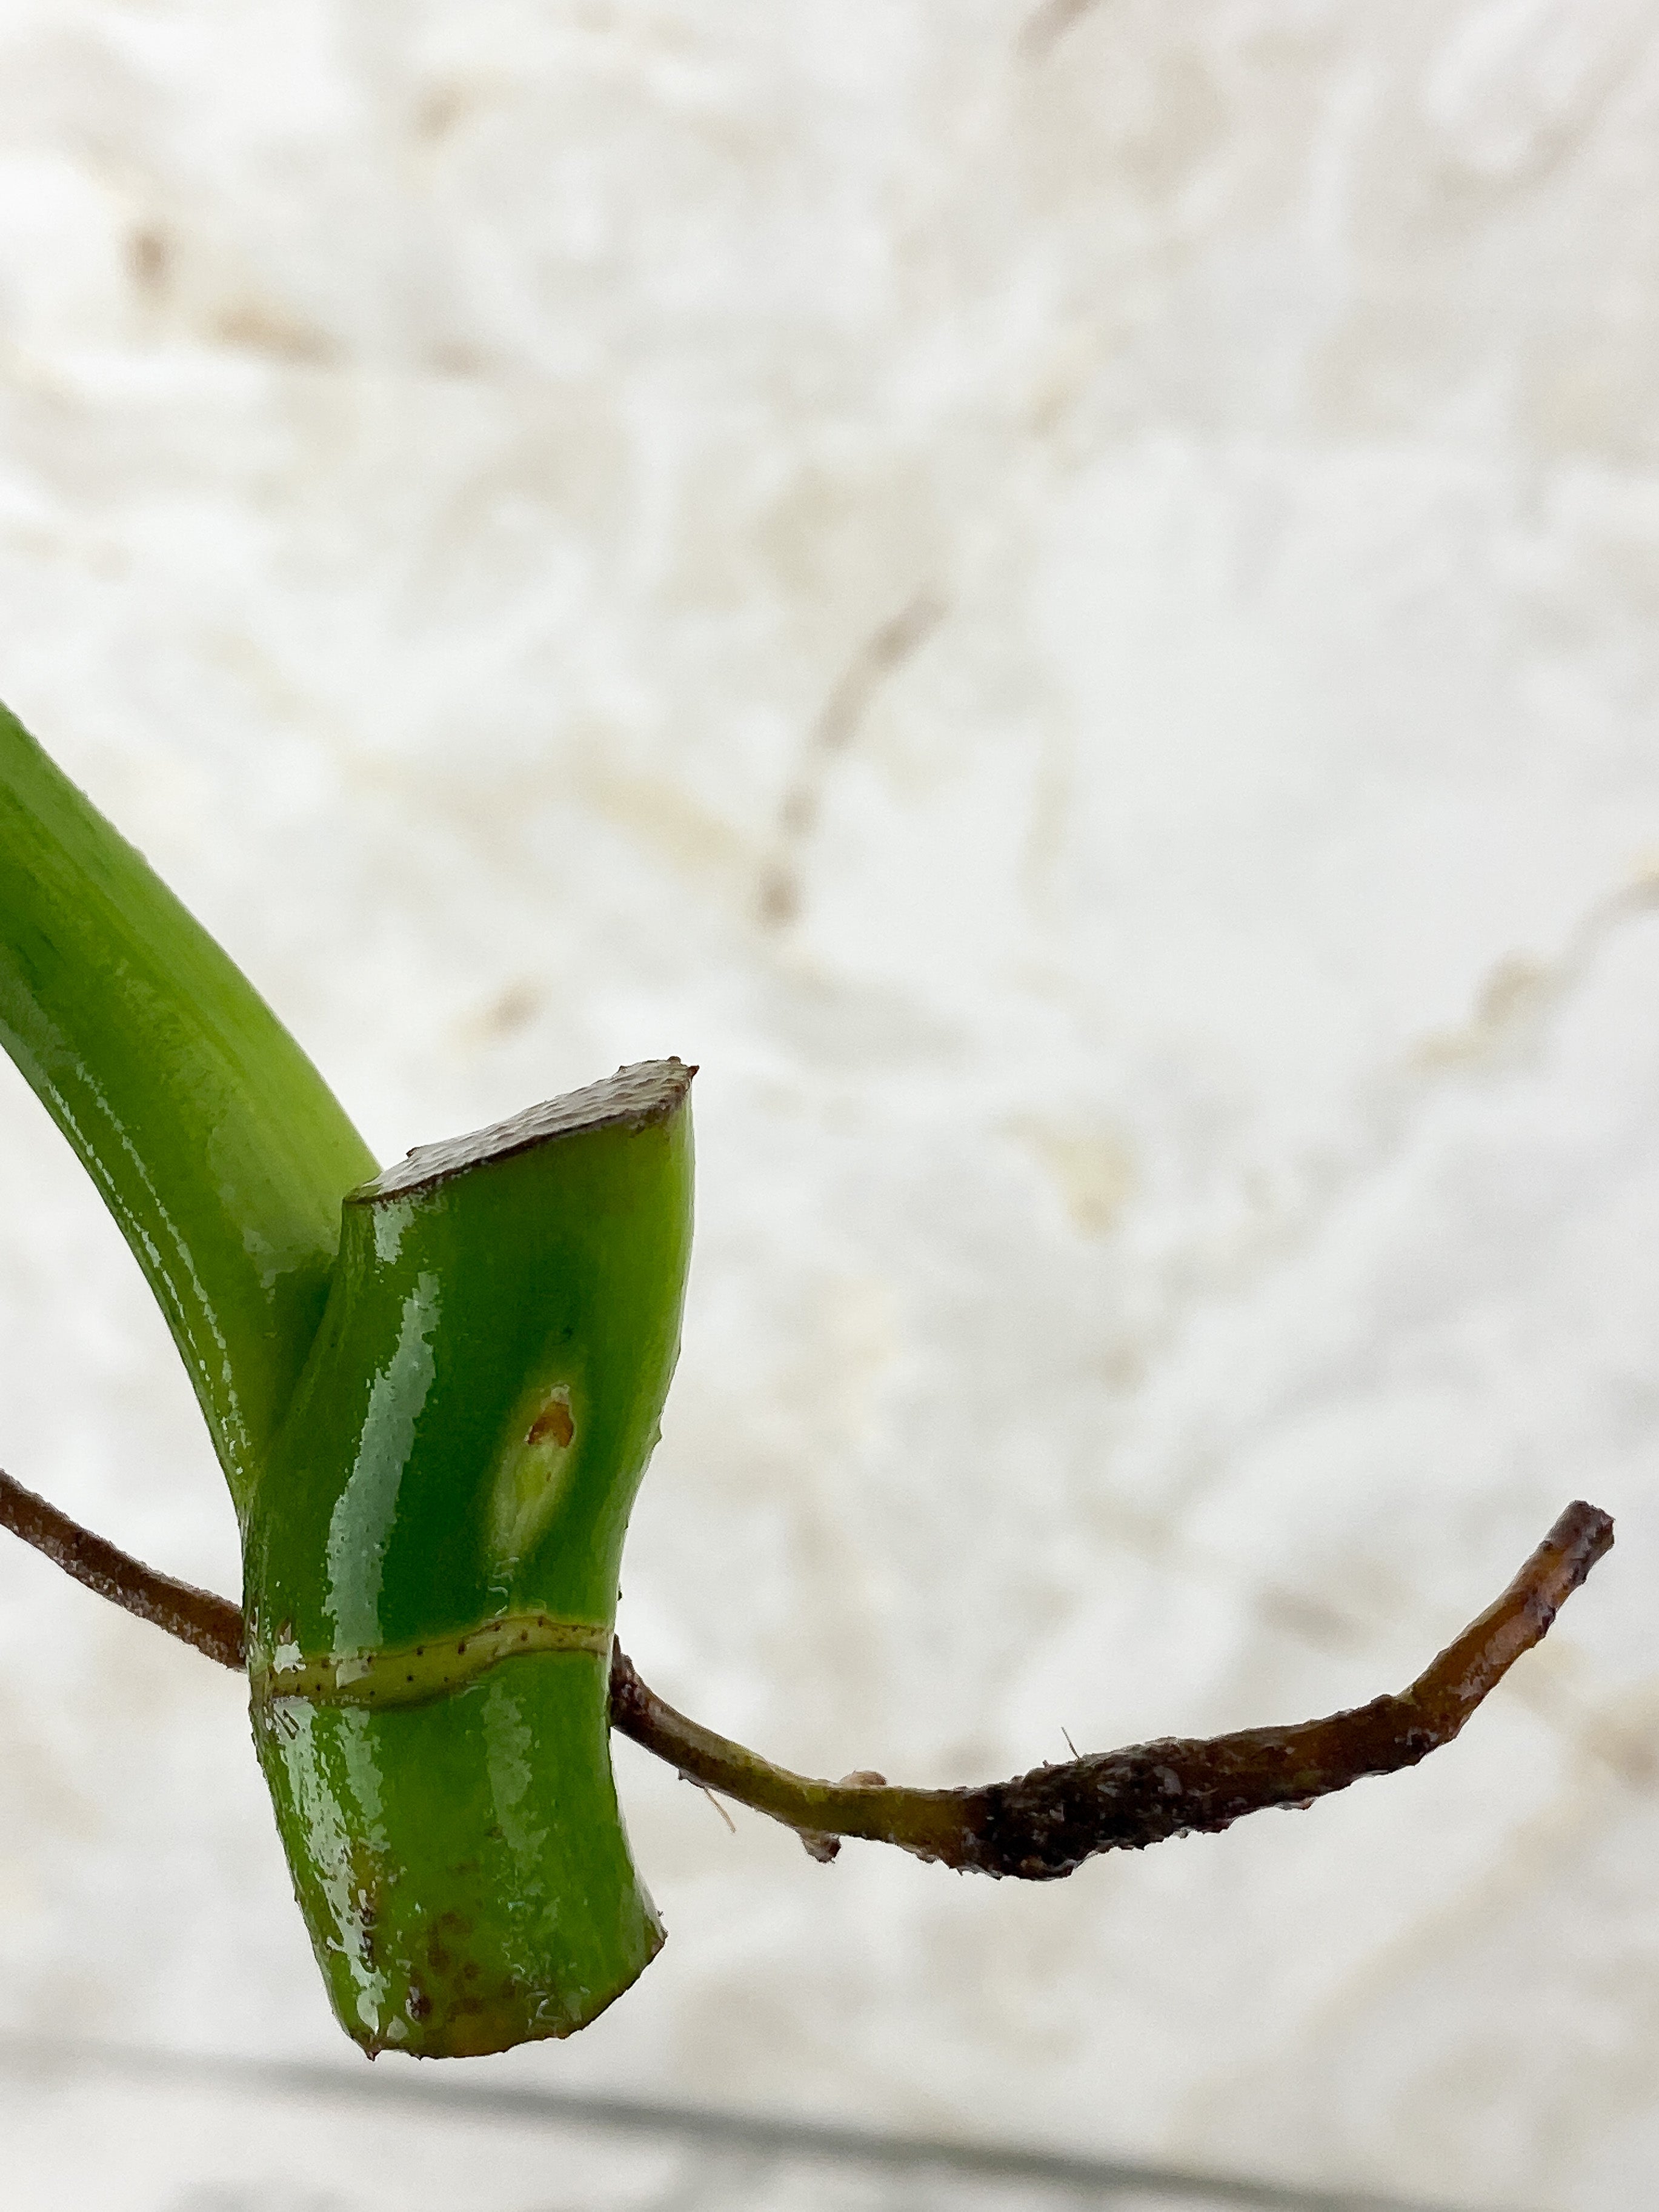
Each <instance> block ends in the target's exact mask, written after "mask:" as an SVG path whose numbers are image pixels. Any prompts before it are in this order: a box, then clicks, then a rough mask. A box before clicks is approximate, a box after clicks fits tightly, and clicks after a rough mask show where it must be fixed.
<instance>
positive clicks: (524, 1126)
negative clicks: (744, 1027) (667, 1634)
mask: <svg viewBox="0 0 1659 2212" xmlns="http://www.w3.org/2000/svg"><path fill="white" fill-rule="evenodd" d="M691 1073H692V1072H691V1070H690V1069H689V1068H687V1067H684V1066H682V1065H681V1064H680V1062H678V1060H669V1061H662V1062H657V1063H653V1064H650V1065H647V1066H642V1067H637V1068H630V1069H625V1070H623V1071H622V1072H621V1073H619V1074H618V1075H617V1076H616V1077H614V1078H613V1079H611V1081H609V1082H608V1083H603V1084H596V1085H592V1088H591V1089H589V1090H587V1091H579V1092H576V1093H575V1094H574V1095H573V1096H572V1097H568V1098H566V1099H562V1100H558V1101H555V1102H554V1103H552V1104H551V1105H550V1106H544V1107H538V1108H537V1109H534V1110H533V1111H532V1112H531V1113H529V1114H527V1115H520V1117H519V1118H518V1119H517V1120H515V1121H509V1122H505V1123H502V1124H501V1126H500V1127H496V1128H494V1129H489V1130H486V1131H484V1132H483V1133H482V1134H481V1135H480V1136H478V1137H476V1138H472V1139H465V1140H463V1141H461V1142H459V1143H457V1144H454V1145H448V1146H433V1147H430V1148H429V1149H428V1150H425V1151H423V1152H416V1153H414V1154H411V1156H410V1158H409V1160H408V1161H406V1162H404V1164H401V1165H399V1166H398V1167H395V1168H392V1169H390V1170H387V1172H386V1174H384V1175H383V1176H380V1178H379V1179H378V1180H377V1181H376V1182H372V1183H369V1184H368V1185H366V1186H365V1187H364V1188H362V1189H361V1190H356V1191H354V1192H352V1193H351V1194H350V1195H349V1197H348V1199H347V1200H346V1203H345V1206H344V1212H343V1227H342V1233H341V1240H340V1253H339V1260H338V1263H337V1267H336V1270H335V1273H334V1279H333V1283H332V1286H331V1291H330V1294H329V1301H328V1306H327V1310H326V1311H325V1316H324V1318H323V1322H322V1326H321V1328H320V1329H319V1332H318V1334H317V1340H316V1343H315V1345H314V1346H313V1351H312V1355H311V1358H310V1359H309V1360H308V1361H307V1365H306V1368H305V1371H304V1373H303V1375H302V1376H301V1380H300V1383H299V1387H298V1389H297V1390H296V1392H295V1399H294V1403H293V1407H292V1410H291V1412H290V1413H289V1419H288V1420H287V1421H286V1422H285V1424H284V1425H283V1429H282V1431H281V1432H280V1434H279V1436H278V1437H277V1439H276V1443H275V1446H274V1448H273V1449H272V1452H271V1454H270V1462H269V1465H268V1468H267V1469H266V1470H265V1472H264V1474H262V1475H261V1477H260V1480H259V1482H258V1486H257V1489H256V1492H255V1496H254V1500H253V1504H252V1511H251V1513H250V1516H249V1518H248V1523H247V1530H246V1553H245V1573H246V1607H247V1664H248V1672H249V1675H250V1677H251V1680H252V1688H253V1718H254V1734H255V1739H256V1741H257V1742H258V1748H259V1755H260V1759H261V1760H262V1762H263V1764H264V1769H265V1773H266V1777H267V1778H268V1780H269V1781H270V1787H271V1792H272V1795H273V1797H274V1798H275V1801H276V1815H277V1821H278V1825H279V1826H280V1827H281V1829H282V1831H283V1839H284V1842H285V1843H286V1844H287V1846H288V1851H289V1863H290V1864H291V1866H292V1868H293V1869H294V1875H295V1887H296V1888H297V1890H298V1893H299V1896H300V1899H301V1905H303V1906H304V1908H305V1911H306V1914H307V1919H308V1921H309V1923H310V1925H311V1930H312V1938H313V1944H314V1945H315V1948H316V1951H317V1955H318V1959H319V1962H320V1964H321V1966H322V1968H323V1972H324V1975H325V1978H326V1979H327V1981H328V1984H329V1988H330V1990H331V1995H332V1996H333V2000H334V2004H335V2008H336V2010H337V2013H338V2015H339V2017H340V2019H341V2021H342V2023H343V2025H344V2026H345V2027H346V2028H347V2030H348V2032H349V2033H351V2034H352V2035H354V2036H355V2037H356V2039H357V2040H358V2041H359V2042H360V2043H362V2045H363V2046H364V2047H365V2048H366V2049H367V2050H368V2051H378V2050H381V2049H384V2048H386V2047H388V2046H392V2047H397V2048H399V2049H402V2050H404V2051H412V2052H415V2053H416V2054H419V2055H423V2056H453V2055H465V2054H468V2053H472V2052H478V2051H498V2050H502V2049H504V2048H506V2047H507V2045H511V2044H514V2043H520V2042H524V2041H526V2040H527V2039H531V2038H532V2037H537V2036H547V2035H565V2034H568V2033H570V2032H571V2031H572V2030H573V2029H574V2028H578V2027H582V2026H583V2025H585V2023H586V2021H589V2020H591V2019H592V2017H593V2016H594V2015H595V2014H596V2013H598V2012H599V2010H601V2009H602V2008H603V2007H604V2006H605V2005H606V2004H608V2003H609V2002H611V1999H612V1998H613V1997H616V1996H619V1995H620V1994H621V1993H622V1991H623V1990H624V1989H626V1988H627V1987H628V1985H629V1983H631V1982H632V1981H633V1980H634V1978H635V1976H636V1975H637V1974H638V1973H639V1972H640V1971H641V1968H642V1967H643V1966H645V1965H646V1964H647V1961H648V1960H650V1958H651V1957H652V1956H653V1953H654V1952H655V1950H656V1949H657V1948H658V1945H659V1943H660V1942H661V1930H660V1928H659V1923H658V1922H657V1919H656V1916H655V1914H654V1912H653V1909H652V1906H651V1904H650V1901H649V1899H647V1897H646V1895H645V1893H644V1892H643V1891H642V1889H641V1887H640V1884H639V1881H638V1878H637V1876H636V1875H635V1871H634V1867H633V1863H632V1860H631V1857H630V1856H629V1849H628V1841H627V1837H626V1835H625V1833H624V1832H623V1826H622V1820H621V1817H620V1814H619V1813H618V1810H617V1798H616V1790H615V1785H614V1784H613V1782H612V1779H611V1759H610V1717H609V1708H608V1673H609V1659H610V1640H611V1624H612V1622H613V1620H614V1619H615V1613H616V1602H617V1576H618V1572H619V1571H620V1565H621V1558H622V1547H623V1536H624V1534H625V1532H626V1528H627V1524H628V1516H629V1508H630V1507H631V1505H632V1504H633V1499H634V1494H635V1490H636V1488H637V1486H638V1484H639V1480H640V1476H641V1474H642V1473H643V1471H644V1468H645V1464H646V1462H647V1458H648V1457H649V1455H650V1453H651V1449H652V1447H653V1444H654V1443H655V1442H656V1438H657V1430H658V1422H659V1417H660V1414H661V1410H662V1405H663V1401H664V1398H665V1395H666V1392H667V1389H668V1383H669V1377H670V1376H671V1373H672V1370H673V1365H674V1360H675V1357H676V1354H677V1352H678V1343H679V1326H680V1310H681V1304H682V1299H683V1296H684V1279H685V1269H686V1263H687V1261H688V1259H689V1256H690V1231H691V1142H690V1112H689V1109H688V1105H687V1092H688V1089H689V1085H690V1078H691Z"/></svg>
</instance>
